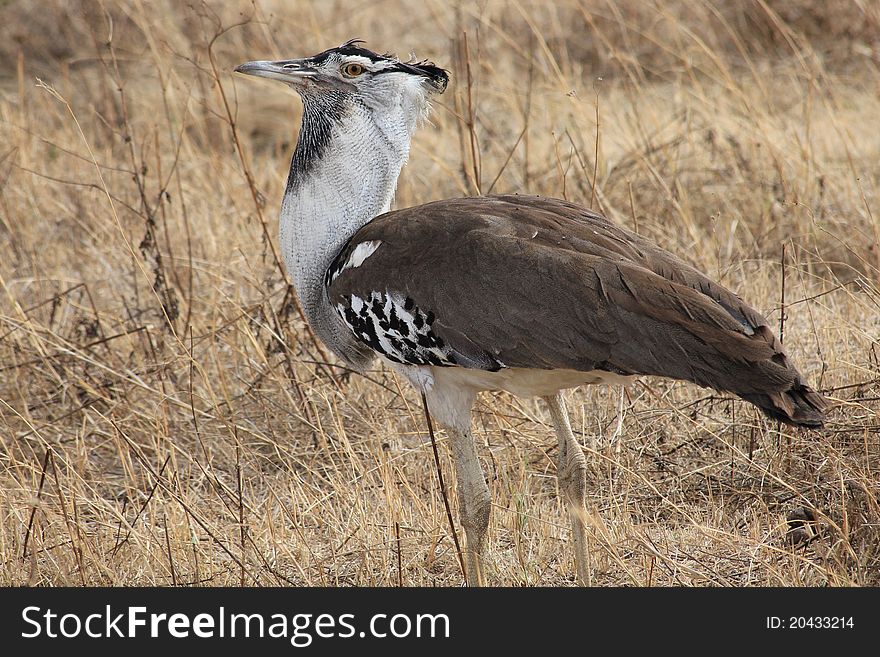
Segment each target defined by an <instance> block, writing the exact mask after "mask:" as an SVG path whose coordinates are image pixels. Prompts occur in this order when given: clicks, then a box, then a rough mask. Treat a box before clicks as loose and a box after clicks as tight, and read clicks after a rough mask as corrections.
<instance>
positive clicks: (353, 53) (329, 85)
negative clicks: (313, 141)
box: [235, 40, 449, 118]
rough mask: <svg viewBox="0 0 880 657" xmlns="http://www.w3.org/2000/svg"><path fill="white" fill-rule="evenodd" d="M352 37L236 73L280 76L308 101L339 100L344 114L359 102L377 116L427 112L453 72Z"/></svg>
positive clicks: (251, 65)
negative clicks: (379, 49) (309, 53)
mask: <svg viewBox="0 0 880 657" xmlns="http://www.w3.org/2000/svg"><path fill="white" fill-rule="evenodd" d="M360 43H361V42H360V41H357V40H353V41H348V42H346V43H344V44H342V45H341V46H339V47H337V48H330V49H329V50H325V51H324V52H321V53H318V54H317V55H312V56H311V57H306V58H304V59H288V60H283V61H275V62H273V61H255V62H246V63H244V64H241V65H240V66H238V67H236V69H235V70H236V71H237V72H238V73H244V74H246V75H255V76H258V77H263V78H269V79H272V80H278V81H280V82H284V83H285V84H287V85H289V86H290V87H292V88H293V89H294V90H295V91H296V92H297V93H299V95H300V96H301V97H302V99H303V101H304V102H305V103H306V104H309V103H310V101H318V102H319V103H320V104H321V105H322V106H324V107H327V106H328V105H336V106H337V107H336V109H337V110H339V113H340V114H342V113H344V111H345V110H346V109H348V106H351V105H352V104H357V105H359V106H361V107H363V108H364V109H366V110H368V111H370V112H372V113H375V114H377V115H379V114H381V115H387V114H389V113H395V112H400V111H401V110H402V111H404V112H409V113H413V114H414V115H415V117H414V118H418V117H419V116H422V115H424V113H425V112H426V111H427V108H428V103H429V101H430V97H431V96H432V95H434V94H439V93H443V91H444V90H445V89H446V83H447V82H448V81H449V75H448V74H447V72H446V71H444V70H443V69H442V68H440V67H439V66H435V65H434V64H433V63H431V62H428V61H406V62H403V61H400V60H399V59H398V58H397V57H395V56H394V55H389V54H385V55H380V54H378V53H375V52H373V51H371V50H368V49H366V48H363V47H361V46H360V45H358V44H360Z"/></svg>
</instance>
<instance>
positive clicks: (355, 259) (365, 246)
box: [339, 240, 382, 271]
mask: <svg viewBox="0 0 880 657" xmlns="http://www.w3.org/2000/svg"><path fill="white" fill-rule="evenodd" d="M381 244H382V240H369V241H367V242H361V243H360V244H358V245H357V246H356V247H354V251H352V252H351V255H350V256H348V260H347V261H346V263H345V264H344V265H342V269H340V270H339V271H344V270H346V269H350V268H352V267H360V266H361V265H362V264H364V260H366V259H367V258H369V257H370V256H371V255H373V254H374V253H375V252H376V249H378V248H379V246H380V245H381Z"/></svg>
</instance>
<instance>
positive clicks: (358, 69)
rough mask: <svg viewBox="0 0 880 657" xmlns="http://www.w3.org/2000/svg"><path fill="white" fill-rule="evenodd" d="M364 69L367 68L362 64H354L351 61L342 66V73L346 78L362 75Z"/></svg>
mask: <svg viewBox="0 0 880 657" xmlns="http://www.w3.org/2000/svg"><path fill="white" fill-rule="evenodd" d="M366 70H367V69H366V68H365V67H364V66H363V65H362V64H355V63H354V62H352V63H350V64H346V65H345V66H343V67H342V74H343V75H344V76H345V77H347V78H356V77H357V76H359V75H362V74H363V72H364V71H366Z"/></svg>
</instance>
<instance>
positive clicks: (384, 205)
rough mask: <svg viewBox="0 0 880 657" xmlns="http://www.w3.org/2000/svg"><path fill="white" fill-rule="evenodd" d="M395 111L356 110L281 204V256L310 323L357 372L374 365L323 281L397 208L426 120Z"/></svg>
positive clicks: (345, 118) (291, 185)
mask: <svg viewBox="0 0 880 657" xmlns="http://www.w3.org/2000/svg"><path fill="white" fill-rule="evenodd" d="M395 109H396V110H397V111H395V112H390V113H387V114H383V115H381V116H383V119H382V120H381V121H377V120H376V119H375V118H374V115H373V113H371V112H370V111H369V109H367V108H366V107H363V106H360V105H357V104H353V105H352V107H351V108H350V111H349V112H348V113H346V115H345V116H343V117H342V118H340V119H338V120H337V122H335V123H334V124H333V126H332V131H331V136H330V138H329V139H330V141H329V143H328V144H327V145H326V146H325V147H324V148H323V149H322V151H321V155H320V158H319V159H318V160H317V161H315V162H312V163H311V165H310V166H309V167H308V171H307V172H306V173H305V174H302V173H300V174H299V175H298V177H297V179H296V182H295V184H294V183H293V181H288V186H287V192H286V194H285V196H284V200H283V202H282V204H281V220H280V232H281V251H282V254H283V256H284V261H285V264H286V266H287V271H288V273H289V274H290V277H291V278H292V279H293V285H294V287H295V288H296V292H297V295H298V296H299V299H300V302H301V303H302V306H303V310H304V312H305V314H306V318H307V319H308V321H309V323H310V324H311V326H312V328H313V329H314V330H315V332H316V333H317V334H318V337H320V338H321V339H322V340H323V341H324V343H325V344H327V346H328V347H330V348H331V349H332V350H333V351H334V352H335V353H336V354H337V355H339V356H341V357H342V358H343V359H345V360H347V361H348V362H350V363H352V364H355V365H363V364H365V361H366V360H368V358H367V357H366V356H365V350H364V349H363V347H361V346H359V345H358V343H357V342H356V341H355V340H354V338H353V336H352V335H351V333H350V332H349V330H348V328H347V327H345V326H344V325H343V324H342V323H341V321H340V320H339V318H338V316H337V315H336V312H335V310H334V309H333V308H332V307H331V306H330V303H329V300H328V299H327V295H326V292H325V289H324V274H325V272H326V271H327V268H328V267H329V266H330V264H331V262H332V261H333V259H334V257H335V256H336V255H337V253H339V251H340V250H341V249H342V247H343V246H344V245H345V243H346V242H347V241H348V240H349V238H351V236H352V235H354V233H355V232H357V230H358V229H359V228H361V227H362V226H363V225H364V224H366V223H367V222H368V221H370V220H371V219H373V218H374V217H376V216H377V215H380V214H382V213H384V212H387V211H388V210H389V209H390V207H391V202H392V200H393V198H394V191H395V189H396V186H397V178H398V176H399V175H400V170H401V168H402V167H403V165H404V164H405V162H406V159H407V156H408V155H409V144H410V139H411V137H412V133H413V131H414V129H415V123H416V119H417V118H418V116H419V112H418V111H407V110H411V109H412V108H405V107H403V103H401V106H399V107H398V108H395ZM308 128H309V126H308V125H307V124H306V123H304V124H303V130H308ZM302 139H303V138H302V136H301V137H300V142H302ZM297 148H300V146H299V145H298V146H297ZM291 176H292V177H293V176H294V172H293V171H291Z"/></svg>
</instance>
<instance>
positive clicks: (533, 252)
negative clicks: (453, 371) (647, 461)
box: [326, 195, 826, 426]
mask: <svg viewBox="0 0 880 657" xmlns="http://www.w3.org/2000/svg"><path fill="white" fill-rule="evenodd" d="M359 245H367V246H360V251H357V249H358V247H359ZM368 251H369V253H368ZM326 282H327V285H328V294H329V298H330V300H331V303H333V304H334V305H335V306H336V307H337V310H338V311H339V313H340V316H341V317H343V319H344V321H345V322H346V323H347V324H348V325H349V327H350V328H351V329H352V330H353V332H354V333H355V336H356V337H357V338H358V339H360V340H362V341H364V342H366V343H367V344H369V345H370V346H371V347H373V348H374V350H375V351H378V352H379V353H383V355H386V356H388V357H390V358H391V359H392V360H399V361H401V362H405V363H411V364H417V365H434V366H460V367H471V368H479V369H486V370H497V369H501V368H536V369H548V370H552V369H565V370H579V371H584V372H589V371H594V370H603V371H607V372H613V373H615V374H624V375H632V374H648V375H660V376H667V377H671V378H676V379H683V380H688V381H692V382H694V383H697V384H699V385H702V386H707V387H711V388H715V389H717V390H723V391H730V392H733V393H735V394H737V395H739V396H740V397H742V398H744V399H746V400H748V401H750V402H752V403H754V404H755V405H757V406H758V407H760V408H761V409H762V410H763V411H764V412H765V413H767V414H768V415H770V416H771V417H774V418H776V419H779V420H782V421H784V422H788V423H791V424H798V425H806V426H819V425H821V423H822V421H823V416H824V413H823V411H824V409H825V407H826V401H825V399H824V398H823V397H822V396H821V395H819V394H817V393H816V392H814V391H813V390H811V389H810V388H809V387H808V386H806V385H805V383H804V382H803V380H802V377H801V376H800V374H799V372H798V371H797V370H796V369H795V368H794V366H793V365H792V364H791V363H790V361H789V359H788V357H787V356H786V354H785V352H784V350H783V348H782V345H781V343H780V342H779V341H778V340H777V339H776V337H775V336H774V335H773V333H772V331H771V329H770V328H769V326H768V324H767V321H766V319H765V318H764V317H763V316H762V315H761V314H760V313H758V312H757V311H756V310H754V309H753V308H752V307H751V306H749V305H747V304H745V303H744V302H743V301H742V299H740V298H739V297H738V296H737V295H735V294H733V293H732V292H731V291H729V290H727V289H726V288H724V287H723V286H721V285H719V284H717V283H715V282H714V281H712V280H711V279H709V278H708V277H707V276H705V275H704V274H702V273H701V272H699V271H698V270H697V269H695V268H694V267H692V266H690V265H688V264H687V263H685V262H684V261H683V260H681V259H680V258H677V257H676V256H674V255H672V254H671V253H669V252H667V251H665V250H663V249H661V248H659V247H657V246H656V245H654V244H652V243H651V242H649V241H648V240H645V239H644V238H642V237H640V236H638V235H635V234H634V233H631V232H629V231H627V230H625V229H623V228H621V227H619V226H617V225H616V224H614V223H612V222H611V221H609V220H608V219H606V218H604V217H602V216H601V215H598V214H596V213H594V212H591V211H590V210H587V209H586V208H583V207H581V206H578V205H575V204H573V203H568V202H566V201H562V200H558V199H552V198H546V197H540V196H519V195H508V196H489V197H475V198H459V199H449V200H443V201H437V202H433V203H427V204H425V205H420V206H416V207H413V208H407V209H403V210H397V211H394V212H389V213H386V214H383V215H380V216H379V217H376V218H375V219H373V220H372V221H371V222H369V223H368V224H366V225H365V226H364V227H363V228H361V229H360V230H359V231H358V232H357V233H356V234H355V235H354V236H353V237H352V239H351V240H350V241H349V242H348V243H347V244H346V246H345V247H344V248H343V249H342V251H341V252H340V254H339V255H338V256H337V257H336V259H335V260H334V263H333V264H332V265H331V267H330V270H329V272H328V276H327V279H326ZM428 320H430V321H428Z"/></svg>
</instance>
